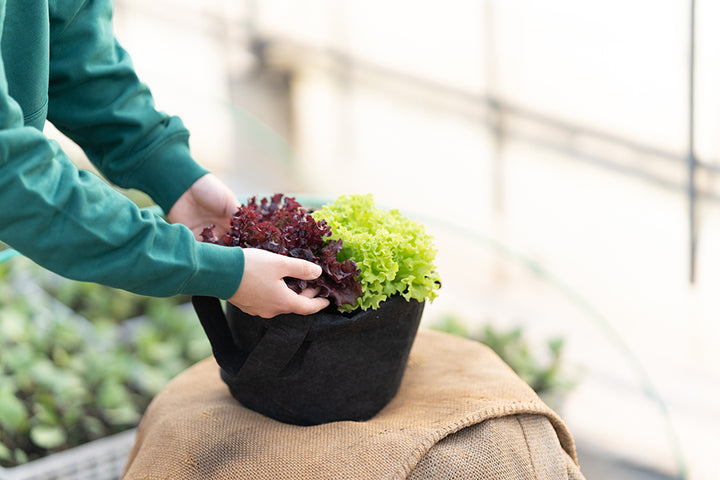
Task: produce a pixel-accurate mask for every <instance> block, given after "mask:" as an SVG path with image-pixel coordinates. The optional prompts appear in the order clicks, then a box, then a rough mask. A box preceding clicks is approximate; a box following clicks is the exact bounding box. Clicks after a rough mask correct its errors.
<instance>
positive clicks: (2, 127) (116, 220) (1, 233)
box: [0, 0, 244, 298]
mask: <svg viewBox="0 0 720 480" xmlns="http://www.w3.org/2000/svg"><path fill="white" fill-rule="evenodd" d="M61 3H62V2H61ZM68 3H76V2H68ZM82 3H83V4H87V5H96V4H102V3H105V2H93V1H85V2H82ZM4 14H5V2H4V0H0V38H3V39H5V36H4V35H3V31H2V29H3V26H4V25H5V22H4V20H5V19H4ZM58 41H59V40H58ZM4 65H5V64H4V60H3V59H2V57H0V205H2V208H0V240H2V241H3V242H5V243H7V244H8V245H10V246H11V247H13V248H15V249H16V250H18V251H20V252H21V253H23V254H24V255H25V256H27V257H29V258H30V259H32V260H34V261H35V262H37V263H38V264H40V265H42V266H44V267H46V268H48V269H49V270H52V271H55V272H58V273H60V274H62V275H64V276H67V277H69V278H74V279H78V280H85V281H93V282H98V283H102V284H105V285H110V286H114V287H118V288H122V289H125V290H129V291H133V292H136V293H140V294H145V295H153V296H169V295H174V294H178V293H185V294H194V295H210V296H216V297H219V298H229V297H230V296H232V294H234V293H235V291H236V290H237V287H238V285H239V283H240V281H241V279H242V272H243V266H244V257H243V253H242V249H239V248H227V247H220V246H217V245H211V244H205V243H200V242H197V241H196V240H195V238H194V236H193V234H192V232H191V231H190V230H189V229H187V228H186V227H184V226H182V225H170V224H168V223H167V222H165V221H164V220H162V219H161V218H159V217H157V216H155V215H152V214H150V213H148V212H146V211H142V210H140V209H138V208H137V207H136V206H135V205H134V204H133V203H132V202H130V201H129V200H128V199H126V198H125V197H124V196H122V195H121V194H119V193H117V192H116V191H115V190H113V189H112V188H111V187H109V186H108V185H107V184H106V183H105V182H104V181H102V180H101V179H100V178H99V177H97V176H96V175H94V174H92V173H89V172H86V171H82V170H78V169H77V168H76V167H75V165H74V164H73V163H72V162H71V161H70V160H69V159H68V158H67V156H66V155H65V154H64V153H63V152H62V151H61V150H60V148H59V146H58V145H57V143H56V142H53V141H49V140H48V139H47V138H46V137H45V136H44V135H43V134H42V132H40V131H39V130H38V129H36V128H33V127H29V126H26V125H25V123H24V121H23V112H22V109H21V107H20V106H19V104H18V103H17V102H16V101H15V100H14V99H13V98H12V97H11V96H10V95H9V92H8V83H7V78H6V75H5V67H4ZM130 96H131V97H134V96H133V95H130ZM116 98H117V97H116ZM110 103H112V102H110ZM67 105H69V104H67ZM89 106H90V105H89V104H88V107H89ZM104 106H107V105H103V104H102V103H101V104H100V105H98V108H100V109H102V108H103V107H104ZM55 108H57V107H55ZM146 108H149V107H148V106H147V105H146ZM111 110H114V109H112V108H111ZM124 115H127V116H128V119H129V118H130V116H131V114H130V112H126V113H125V114H124ZM147 117H148V118H150V117H151V115H150V114H148V115H147ZM78 118H79V117H78ZM98 118H100V117H98ZM158 118H159V117H158ZM107 122H108V124H107V125H106V128H107V129H110V128H111V127H109V126H108V125H110V124H111V123H112V120H107ZM90 123H91V122H89V123H88V125H90ZM171 124H172V122H168V121H166V120H157V122H155V123H153V122H150V121H148V120H145V119H142V118H141V119H138V120H137V126H136V128H138V129H142V128H145V127H141V126H140V125H143V126H145V125H154V126H153V127H151V128H150V130H152V131H153V132H155V133H154V134H153V135H150V137H152V138H153V139H154V140H152V141H151V140H149V138H150V137H146V138H145V139H144V140H142V141H136V140H132V141H131V140H129V139H130V138H134V137H135V136H133V135H130V134H127V135H121V136H119V137H117V138H116V141H117V142H118V143H117V146H118V148H120V151H123V152H126V153H127V152H135V151H136V150H137V151H144V152H146V155H144V156H143V155H139V156H138V157H137V158H139V159H140V160H138V163H136V164H133V165H132V166H128V167H127V168H128V169H129V170H126V167H125V166H121V167H118V168H115V167H113V166H109V164H110V163H112V162H109V163H108V167H107V168H108V170H109V171H111V172H113V174H117V176H118V177H119V178H121V181H122V180H123V179H125V177H127V178H128V179H129V178H135V177H136V176H137V177H138V178H141V177H143V176H145V179H144V180H140V181H139V182H140V184H141V183H142V182H143V181H148V182H150V179H149V177H147V175H152V172H153V168H154V166H152V167H147V165H154V162H155V161H157V162H159V163H163V162H169V163H172V162H173V160H172V159H173V158H175V156H174V155H173V153H175V152H183V151H184V149H183V148H182V145H179V144H176V143H174V140H173V139H176V138H180V137H182V136H183V135H184V133H173V132H168V131H166V130H165V131H163V128H169V127H167V126H168V125H171ZM163 125H164V126H165V127H163ZM128 128H129V127H128ZM80 130H82V131H83V132H85V133H84V134H86V135H90V134H89V130H88V131H87V132H86V131H85V130H84V129H80ZM121 130H122V129H121ZM178 132H179V131H178ZM141 136H142V135H141ZM111 137H112V138H115V137H113V136H112V135H110V134H108V137H107V138H106V141H110V142H112V140H111V139H110V138H111ZM123 142H128V145H129V144H132V147H130V146H128V145H125V143H123ZM138 142H140V143H138ZM101 143H105V142H99V143H98V145H99V144H101ZM98 148H100V147H98ZM185 148H186V147H185ZM123 149H125V150H123ZM109 151H112V152H113V153H112V154H110V156H113V155H114V157H113V158H116V159H122V158H124V156H123V155H121V154H120V153H117V150H115V149H109V150H108V152H109ZM148 152H163V153H162V154H159V155H157V156H156V155H150V154H148ZM129 154H131V153H129ZM151 159H152V160H151ZM158 159H159V160H158ZM105 161H106V159H102V160H100V163H101V164H103V162H105ZM120 163H121V164H123V161H122V160H121V161H120ZM130 163H131V162H130ZM193 168H195V167H188V171H190V170H192V169H193ZM131 171H134V172H135V173H131ZM144 172H150V173H144ZM196 172H197V171H196ZM174 173H175V172H174V171H173V174H174ZM195 175H197V173H192V174H187V173H186V174H184V175H181V177H183V178H192V177H194V176H195ZM128 181H129V180H128ZM161 183H163V182H162V180H161ZM165 183H166V185H170V184H171V183H172V179H167V180H166V182H165ZM181 188H182V187H181ZM172 189H173V187H170V186H161V187H160V188H159V189H158V190H157V191H158V192H161V193H159V195H160V196H161V197H162V195H165V197H164V198H165V199H167V202H173V201H174V200H173V199H172V197H173V196H175V194H174V193H172ZM163 192H164V193H163ZM168 192H171V193H168ZM166 206H167V203H166Z"/></svg>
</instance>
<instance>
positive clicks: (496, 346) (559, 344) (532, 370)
mask: <svg viewBox="0 0 720 480" xmlns="http://www.w3.org/2000/svg"><path fill="white" fill-rule="evenodd" d="M431 328H432V329H434V330H439V331H443V332H447V333H451V334H453V335H458V336H461V337H466V338H470V339H473V340H477V341H478V342H480V343H483V344H485V345H487V346H488V347H490V348H491V349H492V350H493V351H494V352H495V353H497V354H498V356H499V357H500V358H502V359H503V361H504V362H505V363H507V364H508V365H509V366H510V368H512V369H513V370H514V371H515V373H517V374H518V376H519V377H520V378H522V379H523V380H524V381H525V382H526V383H527V384H528V385H530V387H532V389H533V390H535V392H536V393H537V394H538V395H540V396H541V397H542V398H543V399H544V400H545V401H546V402H547V403H548V404H549V405H550V406H551V407H553V408H555V407H557V406H558V405H557V401H558V400H557V397H558V395H559V394H562V393H564V392H567V391H569V390H572V389H573V388H574V387H575V385H576V383H577V382H576V380H575V379H574V378H573V377H572V376H571V375H570V374H569V373H568V372H567V371H566V369H565V366H564V364H563V361H564V358H563V351H564V349H565V340H564V339H563V338H560V337H556V338H551V339H548V340H545V341H544V342H543V343H542V344H541V345H539V346H538V345H535V344H533V343H532V342H531V341H530V340H529V339H528V336H527V335H526V334H525V332H524V330H523V328H522V327H513V328H510V329H507V330H502V329H499V328H497V327H494V326H492V325H490V324H486V325H485V326H484V327H483V328H482V329H481V330H480V331H477V332H476V331H471V330H470V329H469V328H468V327H467V325H466V324H465V322H463V321H462V320H460V319H459V318H457V317H455V316H446V317H444V318H442V319H441V320H440V321H439V322H437V323H436V324H434V325H432V326H431Z"/></svg>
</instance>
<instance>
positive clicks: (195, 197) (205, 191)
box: [168, 173, 239, 240]
mask: <svg viewBox="0 0 720 480" xmlns="http://www.w3.org/2000/svg"><path fill="white" fill-rule="evenodd" d="M238 207H239V204H238V201H237V198H235V195H233V193H232V191H231V190H230V188H228V186H227V185H225V184H224V183H223V182H222V181H220V179H218V178H217V177H216V176H215V175H213V174H211V173H208V174H206V175H203V176H202V177H200V178H199V179H197V180H196V181H195V183H193V184H192V185H191V186H190V188H188V189H187V190H186V191H185V193H183V194H182V196H181V197H180V198H179V199H178V200H177V202H175V205H173V206H172V208H171V209H170V211H169V212H168V220H169V221H170V223H182V224H183V225H185V226H186V227H188V228H189V229H190V230H192V232H193V233H194V234H195V238H197V239H198V240H200V233H201V232H202V231H203V229H205V228H206V227H209V226H210V225H215V229H214V230H215V234H216V235H217V236H218V237H221V236H222V235H223V234H224V233H225V232H227V230H228V229H229V228H230V218H231V217H232V216H233V215H234V214H235V212H237V209H238Z"/></svg>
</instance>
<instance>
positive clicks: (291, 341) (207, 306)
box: [192, 296, 310, 378]
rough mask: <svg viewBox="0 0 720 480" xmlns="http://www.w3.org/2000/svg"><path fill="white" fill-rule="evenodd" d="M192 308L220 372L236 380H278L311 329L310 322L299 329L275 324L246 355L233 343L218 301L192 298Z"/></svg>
mask: <svg viewBox="0 0 720 480" xmlns="http://www.w3.org/2000/svg"><path fill="white" fill-rule="evenodd" d="M192 304H193V307H194V308H195V312H196V313H197V316H198V318H199V319H200V323H201V324H202V327H203V329H204V330H205V334H206V335H207V337H208V340H210V346H211V347H212V351H213V355H214V356H215V360H216V361H217V363H218V365H220V368H222V369H223V370H225V371H226V372H227V373H229V374H230V375H232V376H235V377H243V378H262V377H267V376H273V377H274V376H277V375H278V374H279V373H280V372H282V371H283V369H285V367H286V366H287V365H288V364H289V363H290V360H291V359H292V358H293V356H294V355H295V353H297V351H298V349H299V348H300V346H301V345H302V343H303V341H305V337H306V336H307V333H308V331H309V329H310V321H309V319H308V321H305V322H304V323H302V324H300V325H297V324H294V325H292V326H291V325H288V324H286V323H284V322H275V323H274V324H272V325H270V326H269V327H268V329H267V331H266V332H265V334H264V335H263V337H262V338H261V339H260V342H259V343H258V344H257V345H256V346H255V348H253V350H252V351H251V352H243V351H241V350H240V348H239V347H238V346H237V345H235V342H234V341H233V336H232V332H231V331H230V327H229V326H228V321H227V318H226V317H225V313H224V312H223V309H222V306H221V305H220V300H219V299H217V298H215V297H206V296H193V297H192ZM258 320H259V321H260V320H262V319H258Z"/></svg>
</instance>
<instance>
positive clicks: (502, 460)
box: [123, 330, 583, 480]
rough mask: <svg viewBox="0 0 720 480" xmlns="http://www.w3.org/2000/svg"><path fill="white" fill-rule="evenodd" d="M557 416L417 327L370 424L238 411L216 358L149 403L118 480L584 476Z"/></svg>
mask: <svg viewBox="0 0 720 480" xmlns="http://www.w3.org/2000/svg"><path fill="white" fill-rule="evenodd" d="M576 462H577V460H576V456H575V446H574V443H573V439H572V437H571V436H570V433H569V432H568V430H567V428H566V427H565V425H564V423H563V422H562V420H561V419H560V418H559V417H558V416H557V415H556V414H555V413H554V412H553V411H551V410H550V409H549V408H548V407H547V406H546V405H545V404H543V403H542V401H541V400H540V399H539V398H538V397H537V395H535V393H534V392H533V391H532V390H531V389H530V387H528V386H527V384H525V383H524V382H522V381H521V380H520V379H519V378H518V377H517V376H516V375H515V374H514V373H513V372H512V370H511V369H510V368H509V367H508V366H507V365H506V364H505V363H503V362H502V361H501V360H500V359H499V358H498V357H497V356H496V355H495V354H494V353H493V352H492V351H491V350H490V349H488V348H487V347H485V346H483V345H481V344H478V343H477V342H473V341H470V340H465V339H461V338H458V337H453V336H450V335H447V334H441V333H437V332H430V331H425V330H421V331H420V332H419V333H418V337H417V339H416V341H415V345H414V347H413V350H412V352H411V354H410V361H409V363H408V368H407V371H406V373H405V377H404V379H403V382H402V385H401V387H400V390H399V391H398V394H397V395H396V397H395V398H394V399H393V400H392V401H391V402H390V403H389V404H388V405H387V406H386V407H385V408H384V409H383V410H381V411H380V413H378V414H377V415H376V416H375V417H373V418H372V419H371V420H368V421H366V422H335V423H328V424H324V425H318V426H311V427H300V426H294V425H287V424H283V423H280V422H277V421H275V420H271V419H269V418H267V417H264V416H262V415H260V414H258V413H255V412H253V411H251V410H248V409H246V408H244V407H242V406H240V405H239V404H238V403H237V402H236V401H235V400H234V399H233V398H232V397H231V396H230V394H229V393H228V390H227V387H226V386H225V384H224V383H223V382H222V381H221V380H220V377H219V373H218V367H217V364H216V363H215V361H214V359H208V360H205V361H203V362H200V363H199V364H197V365H195V366H193V367H192V368H190V369H188V370H187V371H185V372H184V373H182V374H181V375H179V376H178V377H177V378H175V379H174V380H172V381H171V382H170V383H169V384H168V385H167V386H166V388H165V389H164V390H163V391H162V392H161V393H160V394H159V395H158V396H157V397H156V398H155V400H154V401H153V402H152V404H151V405H150V406H149V408H148V410H147V412H146V413H145V416H144V417H143V420H142V422H141V424H140V427H139V429H138V435H137V439H136V443H135V445H134V447H133V450H132V452H131V453H130V457H129V459H128V463H127V465H126V469H125V473H124V476H123V478H124V479H126V480H131V479H161V478H162V479H165V478H166V479H174V480H180V479H203V480H204V479H233V480H234V479H245V478H247V479H313V480H315V479H333V480H337V479H373V480H374V479H413V480H420V479H498V480H499V479H582V478H583V476H582V474H581V473H580V470H579V468H578V466H577V463H576Z"/></svg>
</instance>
